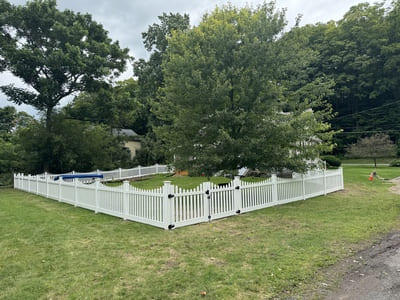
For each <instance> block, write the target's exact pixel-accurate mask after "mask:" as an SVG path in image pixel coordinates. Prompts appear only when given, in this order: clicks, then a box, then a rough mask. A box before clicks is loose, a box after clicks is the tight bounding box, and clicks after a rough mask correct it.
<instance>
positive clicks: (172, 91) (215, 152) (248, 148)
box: [155, 3, 330, 175]
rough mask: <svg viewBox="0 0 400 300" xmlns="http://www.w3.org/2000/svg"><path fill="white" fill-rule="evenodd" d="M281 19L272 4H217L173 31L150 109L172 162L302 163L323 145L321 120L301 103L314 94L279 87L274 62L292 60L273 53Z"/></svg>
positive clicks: (202, 167) (199, 166) (193, 165)
mask: <svg viewBox="0 0 400 300" xmlns="http://www.w3.org/2000/svg"><path fill="white" fill-rule="evenodd" d="M285 24H286V21H285V17H284V13H283V12H280V11H276V10H275V7H274V4H273V3H270V4H266V3H265V4H263V5H261V6H259V7H258V8H256V9H252V8H249V7H247V8H243V9H236V8H234V7H232V6H224V7H222V8H217V9H216V10H215V11H214V12H213V13H211V14H210V15H206V16H204V18H203V20H202V22H201V23H200V25H199V26H197V27H195V28H193V29H192V30H189V31H188V32H177V33H175V34H173V36H172V38H171V39H170V40H169V44H168V45H169V48H168V50H167V55H168V60H167V61H164V64H163V66H164V76H165V88H163V89H162V93H164V98H163V99H162V101H161V102H160V105H159V106H158V107H155V108H156V112H157V116H158V117H159V118H160V119H161V120H163V121H164V125H163V126H160V127H159V128H157V133H158V135H159V137H160V138H162V139H163V141H165V143H166V145H167V151H168V152H169V153H170V154H174V156H175V162H174V163H175V165H176V167H178V168H185V169H186V168H187V169H189V170H190V171H192V172H197V173H200V172H204V173H206V174H207V175H211V174H213V173H214V172H215V171H217V170H223V169H225V170H229V169H231V170H232V169H236V168H238V167H242V166H246V167H250V168H259V169H264V170H273V169H275V170H276V169H282V168H285V167H290V168H291V169H295V170H304V169H305V159H307V158H315V157H316V156H317V152H318V150H317V148H318V147H320V146H322V147H323V146H327V147H328V148H329V147H330V146H329V142H328V143H324V142H325V141H322V140H325V138H326V136H322V135H320V133H321V132H325V131H327V130H328V129H329V125H328V124H325V123H323V121H322V120H321V118H320V117H319V116H317V115H316V114H314V113H313V112H312V110H310V109H309V108H310V107H312V106H313V104H312V103H313V102H314V101H316V100H317V99H319V98H320V96H321V95H319V96H316V92H315V91H314V92H315V93H314V95H312V94H313V93H312V92H311V91H310V90H311V89H310V90H308V91H307V89H303V91H302V93H303V94H302V96H301V98H302V100H303V101H302V102H300V101H299V97H300V94H301V93H300V92H299V91H298V90H299V89H298V88H293V89H292V91H293V92H295V91H298V94H297V96H295V95H294V94H292V95H291V96H289V95H288V94H287V93H286V92H285V89H287V88H288V86H284V85H283V84H284V82H285V81H284V80H283V79H282V78H281V75H280V72H279V69H280V68H281V67H282V64H284V65H285V66H288V65H290V64H291V65H295V64H293V61H291V62H290V64H288V63H287V62H285V61H282V60H281V59H280V57H281V56H280V55H279V53H280V52H285V48H286V45H285V44H280V43H278V42H277V40H278V38H279V37H280V36H281V35H282V34H283V29H284V26H285ZM282 56H285V55H284V54H283V55H282ZM293 59H297V58H293ZM306 64H307V63H306ZM288 68H289V69H290V71H293V67H288ZM282 77H283V76H282ZM287 82H288V81H287ZM311 95H312V96H311ZM307 96H310V97H307ZM285 108H288V111H287V112H286V113H285V112H284V109H285ZM320 114H321V116H322V115H323V114H324V113H323V112H322V111H321V113H320ZM317 145H318V146H317Z"/></svg>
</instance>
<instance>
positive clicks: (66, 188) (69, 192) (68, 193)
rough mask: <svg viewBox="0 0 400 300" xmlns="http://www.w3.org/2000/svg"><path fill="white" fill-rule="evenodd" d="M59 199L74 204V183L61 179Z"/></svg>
mask: <svg viewBox="0 0 400 300" xmlns="http://www.w3.org/2000/svg"><path fill="white" fill-rule="evenodd" d="M60 180H61V179H60ZM61 201H62V202H65V203H68V204H72V205H74V204H75V186H74V183H69V182H65V181H61Z"/></svg>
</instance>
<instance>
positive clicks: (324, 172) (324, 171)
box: [323, 169, 326, 196]
mask: <svg viewBox="0 0 400 300" xmlns="http://www.w3.org/2000/svg"><path fill="white" fill-rule="evenodd" d="M323 174H324V195H325V196H326V170H325V169H324V170H323Z"/></svg>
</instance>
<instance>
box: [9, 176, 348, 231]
mask: <svg viewBox="0 0 400 300" xmlns="http://www.w3.org/2000/svg"><path fill="white" fill-rule="evenodd" d="M14 188H15V189H19V190H23V191H26V192H29V193H35V194H37V195H41V196H44V197H46V198H50V199H54V200H57V201H60V202H65V203H69V204H71V205H74V206H76V207H82V208H86V209H89V210H92V211H95V212H96V213H104V214H108V215H112V216H116V217H119V218H123V219H125V220H131V221H136V222H140V223H145V224H149V225H153V226H156V227H160V228H164V229H172V228H177V227H182V226H187V225H191V224H197V223H202V222H208V221H211V220H215V219H219V218H224V217H228V216H232V215H236V214H240V213H245V212H249V211H253V210H258V209H262V208H266V207H270V206H275V205H280V204H284V203H289V202H294V201H299V200H306V199H308V198H312V197H316V196H320V195H326V194H328V193H332V192H335V191H338V190H342V189H343V188H344V186H343V170H342V169H337V170H327V171H325V170H319V171H313V172H309V173H307V174H304V175H301V174H295V176H294V177H293V178H292V179H283V178H278V177H277V176H276V175H272V176H271V178H269V179H267V180H264V181H262V182H256V183H250V182H244V181H241V180H240V178H239V177H235V179H234V180H233V181H231V182H230V183H229V184H226V185H224V186H218V185H215V184H213V183H210V182H205V183H203V184H201V185H199V186H198V187H196V188H194V189H182V188H180V187H178V186H174V185H172V184H171V182H170V181H165V182H164V185H163V186H162V187H160V188H157V189H154V190H142V189H138V188H135V187H133V186H131V185H130V184H129V182H128V181H124V182H123V185H121V186H119V187H109V186H105V185H103V184H102V183H101V182H100V181H98V180H97V181H95V182H94V183H92V184H84V183H82V182H80V181H78V180H73V181H72V182H66V181H63V180H58V181H54V180H52V179H51V178H50V176H45V177H43V176H41V175H37V176H31V175H28V176H25V175H23V174H15V175H14Z"/></svg>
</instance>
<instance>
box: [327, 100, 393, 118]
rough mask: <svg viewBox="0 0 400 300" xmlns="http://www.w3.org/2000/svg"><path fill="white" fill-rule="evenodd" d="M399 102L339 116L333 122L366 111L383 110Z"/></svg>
mask: <svg viewBox="0 0 400 300" xmlns="http://www.w3.org/2000/svg"><path fill="white" fill-rule="evenodd" d="M399 102H400V100H398V101H395V102H391V103H388V104H384V105H381V106H379V107H374V108H369V109H366V110H362V111H359V112H356V113H352V114H347V115H344V116H340V117H337V118H334V120H340V119H343V118H345V117H348V116H353V115H358V114H362V113H364V112H366V111H371V110H378V109H381V108H383V107H387V106H391V105H393V104H396V103H399Z"/></svg>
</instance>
